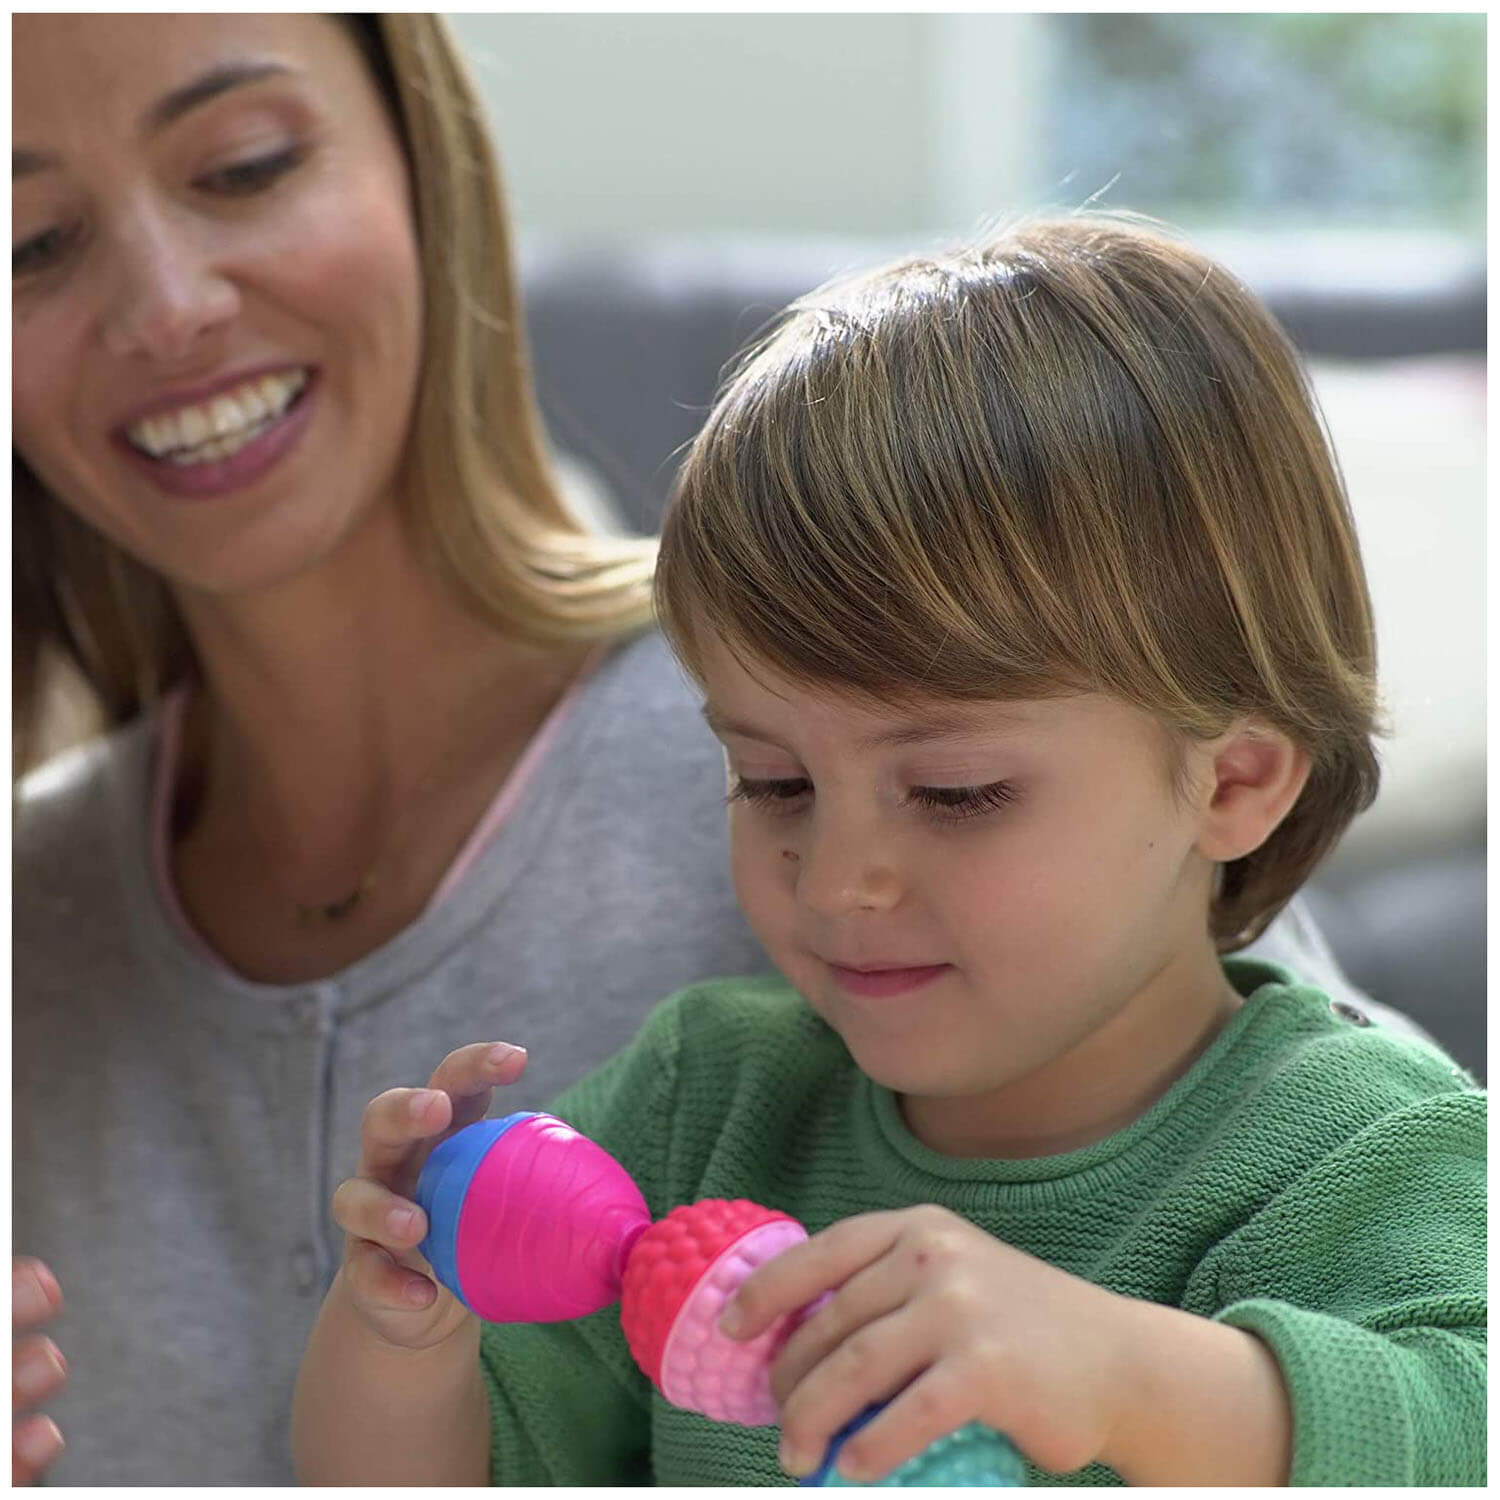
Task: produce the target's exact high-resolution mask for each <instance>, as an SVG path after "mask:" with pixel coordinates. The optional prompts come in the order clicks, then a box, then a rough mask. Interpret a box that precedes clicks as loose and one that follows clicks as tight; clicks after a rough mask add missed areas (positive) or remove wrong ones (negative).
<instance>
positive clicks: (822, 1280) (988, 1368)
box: [722, 1206, 1139, 1480]
mask: <svg viewBox="0 0 1500 1500" xmlns="http://www.w3.org/2000/svg"><path fill="white" fill-rule="evenodd" d="M830 1291H831V1292H832V1293H833V1295H832V1297H831V1298H829V1299H828V1300H827V1301H826V1302H825V1304H824V1305H823V1306H822V1307H821V1308H819V1309H818V1311H816V1312H815V1313H814V1314H813V1315H812V1316H811V1317H810V1318H808V1320H807V1321H806V1322H805V1323H803V1324H802V1326H801V1327H800V1328H798V1329H797V1331H796V1332H795V1333H794V1334H793V1335H792V1336H791V1338H790V1339H788V1340H787V1343H786V1345H785V1347H784V1348H783V1349H782V1351H781V1353H780V1355H779V1356H778V1358H777V1360H776V1363H775V1365H774V1366H773V1367H772V1371H771V1388H772V1391H773V1392H774V1394H775V1396H776V1399H777V1402H778V1403H779V1404H780V1406H781V1430H782V1449H781V1452H782V1465H783V1467H784V1468H785V1469H786V1470H787V1471H788V1472H789V1473H792V1474H806V1473H810V1472H811V1471H812V1470H813V1469H814V1468H816V1467H817V1465H818V1464H819V1463H820V1462H821V1461H822V1457H823V1454H824V1451H825V1450H826V1448H827V1445H828V1441H829V1439H830V1438H832V1436H833V1435H834V1433H836V1432H837V1431H838V1429H839V1428H840V1427H842V1426H843V1425H844V1423H846V1422H847V1421H849V1420H850V1419H851V1418H853V1417H855V1416H857V1415H858V1414H859V1413H860V1412H861V1411H862V1410H863V1409H864V1408H865V1407H866V1406H868V1405H870V1404H871V1403H872V1402H880V1401H885V1400H887V1399H889V1398H891V1397H895V1399H894V1400H892V1401H891V1404H890V1405H889V1407H887V1408H886V1410H885V1411H883V1412H881V1413H880V1415H879V1416H878V1417H876V1418H875V1419H874V1420H873V1421H872V1422H871V1423H870V1424H869V1425H868V1426H867V1427H865V1428H864V1429H863V1430H862V1431H861V1432H859V1433H858V1434H857V1435H856V1436H855V1437H853V1438H851V1439H850V1441H849V1442H848V1443H846V1444H845V1445H844V1448H843V1452H842V1455H841V1457H840V1460H839V1465H838V1467H839V1470H840V1472H841V1473H843V1474H844V1475H845V1477H847V1478H854V1479H860V1480H874V1479H879V1478H883V1477H884V1476H885V1475H886V1474H888V1473H890V1471H891V1470H892V1469H894V1468H896V1467H897V1466H898V1465H899V1464H902V1463H904V1462H906V1460H907V1459H909V1458H913V1457H915V1456H916V1455H917V1454H918V1453H920V1452H921V1451H922V1450H923V1449H924V1448H926V1447H927V1445H928V1444H929V1443H931V1442H933V1441H935V1440H936V1439H937V1438H939V1437H942V1436H943V1435H944V1434H946V1433H950V1432H953V1431H955V1430H956V1429H957V1428H959V1427H962V1426H963V1425H964V1423H966V1422H971V1421H978V1422H983V1423H986V1424H987V1425H989V1426H990V1427H993V1428H994V1429H995V1430H996V1431H998V1432H1002V1433H1004V1434H1005V1435H1006V1436H1007V1437H1009V1438H1010V1439H1011V1441H1012V1442H1014V1443H1015V1445H1016V1447H1017V1448H1019V1449H1020V1450H1021V1452H1022V1453H1024V1454H1025V1455H1026V1457H1027V1458H1029V1459H1031V1460H1032V1461H1033V1462H1034V1463H1036V1464H1038V1465H1040V1466H1041V1467H1042V1468H1044V1469H1047V1470H1049V1471H1050V1472H1052V1473H1057V1474H1062V1473H1068V1472H1071V1471H1072V1470H1074V1469H1077V1468H1081V1467H1082V1466H1083V1465H1084V1464H1086V1463H1090V1462H1093V1461H1094V1460H1096V1459H1102V1460H1103V1461H1104V1462H1106V1463H1107V1462H1108V1461H1109V1458H1108V1451H1109V1448H1110V1445H1111V1439H1112V1436H1113V1432H1114V1428H1115V1426H1116V1424H1117V1422H1118V1420H1119V1419H1120V1417H1121V1416H1122V1415H1123V1413H1124V1404H1125V1393H1127V1392H1128V1390H1129V1380H1130V1375H1129V1370H1130V1360H1131V1357H1132V1352H1133V1344H1134V1341H1135V1339H1136V1338H1137V1337H1138V1336H1139V1334H1138V1324H1137V1322H1136V1321H1135V1319H1134V1317H1133V1313H1132V1309H1133V1308H1134V1307H1135V1305H1136V1304H1134V1303H1132V1302H1131V1301H1130V1300H1129V1299H1128V1298H1124V1297H1120V1296H1117V1295H1116V1294H1114V1293H1112V1292H1108V1291H1105V1290H1104V1289H1102V1288H1100V1287H1096V1286H1094V1285H1092V1284H1091V1283H1089V1282H1087V1281H1083V1280H1081V1279H1079V1278H1078V1277H1076V1276H1070V1275H1068V1274H1067V1273H1066V1272H1064V1271H1059V1270H1058V1269H1057V1268H1056V1267H1054V1266H1050V1265H1048V1264H1046V1262H1044V1261H1040V1260H1037V1259H1035V1258H1034V1257H1032V1256H1030V1255H1026V1254H1025V1253H1023V1252H1022V1251H1020V1250H1016V1249H1014V1248H1013V1247H1012V1246H1010V1245H1007V1244H1005V1243H1003V1242H1002V1241H1000V1240H997V1239H995V1238H994V1237H993V1236H991V1235H988V1234H986V1233H985V1232H984V1231H983V1230H982V1229H979V1228H977V1227H976V1226H974V1225H973V1224H970V1223H969V1222H968V1221H967V1220H965V1219H961V1218H959V1217H958V1216H957V1215H956V1214H953V1213H950V1212H949V1211H948V1210H947V1209H943V1208H937V1207H932V1206H927V1207H922V1208H910V1209H902V1210H900V1211H898V1212H893V1213H872V1214H862V1215H860V1216H859V1217H857V1218H853V1219H845V1220H843V1221H841V1222H840V1223H838V1224H834V1225H832V1226H831V1227H830V1228H828V1229H825V1230H823V1231H822V1232H821V1233H820V1234H815V1235H813V1236H812V1237H811V1238H810V1239H808V1240H807V1241H806V1242H804V1243H803V1244H799V1245H794V1246H792V1248H791V1249H790V1250H787V1251H784V1252H783V1253H782V1254H781V1255H778V1256H777V1257H776V1258H775V1259H774V1260H771V1261H769V1262H767V1263H766V1264H765V1265H764V1266H762V1267H761V1268H760V1269H759V1270H757V1271H756V1272H755V1273H754V1274H753V1275H751V1276H750V1277H748V1278H747V1279H746V1281H745V1283H744V1285H743V1286H742V1287H741V1288H740V1290H739V1292H738V1293H737V1294H736V1296H735V1297H734V1298H733V1299H732V1300H731V1302H730V1304H729V1307H728V1308H727V1309H726V1310H725V1314H724V1321H723V1325H722V1326H723V1327H724V1331H725V1332H726V1333H727V1334H729V1335H730V1336H732V1337H735V1338H753V1337H754V1336H755V1335H756V1334H758V1333H760V1332H761V1331H762V1330H763V1329H764V1328H766V1327H767V1326H768V1325H769V1324H770V1323H771V1322H772V1321H773V1320H774V1319H775V1318H776V1317H778V1316H779V1315H780V1314H782V1313H786V1312H792V1311H794V1310H795V1309H797V1308H799V1307H803V1306H806V1305H807V1304H808V1303H810V1302H812V1301H813V1300H814V1299H815V1298H817V1297H818V1296H819V1295H820V1294H821V1293H824V1292H830ZM897 1392H900V1394H899V1395H897Z"/></svg>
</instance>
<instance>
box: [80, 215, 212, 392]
mask: <svg viewBox="0 0 1500 1500" xmlns="http://www.w3.org/2000/svg"><path fill="white" fill-rule="evenodd" d="M112 254H113V256H114V259H115V267H114V275H113V277H112V278H111V282H110V287H109V292H108V297H109V301H108V305H107V307H106V309H105V313H104V342H105V346H106V348H108V350H109V351H110V353H111V354H114V355H117V356H119V357H121V358H132V357H136V356H146V357H148V358H150V359H154V360H159V361H163V362H173V361H181V360H184V359H187V358H189V357H191V356H193V355H195V354H197V353H198V352H199V347H200V345H201V344H202V343H203V341H204V340H205V338H207V337H208V336H210V335H211V334H212V333H213V331H214V330H215V329H217V328H219V327H221V326H223V325H224V324H225V323H227V322H228V321H230V320H231V319H232V318H233V317H234V315H235V313H236V312H237V311H238V309H239V293H238V291H237V290H236V288H235V285H234V283H233V282H232V281H231V280H230V279H229V277H227V276H226V275H225V274H224V273H223V272H222V270H221V269H220V268H219V267H217V266H216V265H215V264H214V261H213V258H212V257H211V256H210V255H209V254H207V253H206V251H205V247H204V246H202V245H201V244H199V243H197V242H196V241H195V238H194V236H193V234H192V232H191V230H190V229H189V228H187V227H184V226H180V225H175V224H173V223H172V222H171V221H170V220H169V219H168V218H167V217H166V216H165V215H162V214H157V213H141V214H138V215H136V216H135V217H134V218H133V220H132V222H131V223H130V224H129V225H128V226H127V227H126V228H125V229H123V230H122V231H121V232H120V233H119V234H118V235H117V236H116V241H115V244H114V246H113V247H112Z"/></svg>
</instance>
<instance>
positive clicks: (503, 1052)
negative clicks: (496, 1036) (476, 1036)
mask: <svg viewBox="0 0 1500 1500" xmlns="http://www.w3.org/2000/svg"><path fill="white" fill-rule="evenodd" d="M525 1056H526V1049H525V1048H524V1047H512V1046H511V1044H510V1043H509V1042H496V1043H495V1045H494V1046H493V1047H491V1048H490V1051H489V1058H488V1061H489V1064H490V1066H491V1067H494V1068H498V1067H499V1066H500V1065H501V1064H502V1063H507V1062H509V1061H510V1060H511V1058H513V1057H525Z"/></svg>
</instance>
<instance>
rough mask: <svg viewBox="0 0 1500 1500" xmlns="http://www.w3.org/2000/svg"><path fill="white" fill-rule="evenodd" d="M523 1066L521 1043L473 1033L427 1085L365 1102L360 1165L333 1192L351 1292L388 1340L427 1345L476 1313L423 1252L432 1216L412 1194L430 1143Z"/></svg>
mask: <svg viewBox="0 0 1500 1500" xmlns="http://www.w3.org/2000/svg"><path fill="white" fill-rule="evenodd" d="M525 1067H526V1051H525V1049H524V1048H522V1047H512V1046H509V1045H508V1044H506V1043H504V1042H495V1043H491V1042H476V1043H475V1044H473V1045H472V1046H469V1047H460V1048H459V1049H458V1050H457V1051H456V1052H450V1053H449V1054H448V1055H447V1057H445V1058H444V1059H443V1060H442V1062H440V1063H439V1064H438V1066H437V1070H436V1071H435V1072H434V1073H433V1075H432V1077H431V1078H430V1079H428V1081H427V1087H426V1088H425V1089H387V1090H386V1092H385V1093H383V1094H381V1095H379V1096H378V1097H377V1098H375V1099H372V1100H371V1101H370V1103H369V1104H368V1105H366V1106H365V1113H364V1119H363V1122H362V1124H361V1127H360V1160H359V1166H358V1168H357V1170H356V1174H355V1176H353V1177H350V1178H347V1179H346V1180H345V1181H343V1182H341V1183H340V1184H339V1186H338V1188H337V1190H336V1191H335V1192H334V1195H333V1217H334V1219H335V1220H336V1221H337V1223H338V1225H339V1227H340V1228H341V1229H343V1230H344V1232H345V1236H344V1268H343V1272H342V1280H343V1283H344V1286H345V1288H346V1290H347V1293H348V1296H349V1300H350V1301H351V1302H352V1303H353V1305H354V1307H355V1308H356V1310H357V1311H358V1313H359V1315H360V1316H361V1317H362V1318H363V1319H364V1321H365V1322H366V1323H367V1324H368V1325H369V1326H370V1327H371V1328H372V1329H373V1330H374V1331H375V1332H376V1333H377V1334H378V1335H379V1336H380V1337H381V1338H383V1339H384V1340H386V1341H387V1342H388V1343H390V1344H393V1345H396V1346H398V1347H401V1348H406V1349H425V1348H429V1347H431V1346H432V1345H434V1344H438V1343H441V1342H442V1341H443V1340H445V1339H447V1338H448V1337H449V1336H450V1335H451V1334H452V1333H453V1332H454V1331H455V1330H456V1329H458V1328H459V1327H460V1326H461V1325H462V1324H463V1323H464V1322H465V1320H466V1319H468V1318H469V1317H470V1316H471V1314H470V1313H469V1312H468V1310H467V1309H466V1308H465V1307H464V1306H463V1304H462V1303H461V1302H459V1301H458V1299H457V1298H456V1297H454V1296H453V1295H452V1293H450V1292H449V1291H447V1290H446V1289H445V1288H444V1287H442V1286H440V1285H439V1284H438V1283H437V1281H436V1280H435V1279H434V1278H433V1277H432V1275H431V1270H432V1268H431V1267H430V1266H429V1265H428V1264H427V1262H426V1261H425V1260H424V1259H423V1258H422V1256H420V1255H419V1254H418V1253H417V1249H416V1247H417V1246H418V1245H419V1244H421V1242H422V1239H423V1237H424V1236H425V1235H426V1233H427V1218H426V1215H425V1214H424V1213H423V1212H422V1210H421V1209H420V1208H418V1207H417V1205H416V1204H415V1203H414V1202H413V1201H412V1197H413V1195H414V1194H415V1192H416V1188H417V1179H418V1178H419V1177H420V1176H421V1172H422V1164H423V1162H425V1161H426V1160H427V1158H428V1156H429V1155H430V1154H431V1153H432V1150H433V1148H434V1147H435V1146H436V1145H437V1144H438V1143H439V1142H440V1141H441V1140H443V1139H444V1138H445V1137H447V1136H449V1135H451V1134H452V1133H453V1132H454V1131H456V1130H459V1129H462V1128H463V1127H464V1126H465V1125H472V1124H473V1123H474V1122H475V1121H476V1120H481V1119H483V1118H484V1115H485V1112H486V1110H488V1108H489V1103H490V1091H491V1089H493V1088H495V1087H497V1086H500V1085H504V1084H508V1083H514V1082H515V1081H516V1079H518V1078H519V1077H520V1076H521V1073H522V1071H523V1070H524V1069H525Z"/></svg>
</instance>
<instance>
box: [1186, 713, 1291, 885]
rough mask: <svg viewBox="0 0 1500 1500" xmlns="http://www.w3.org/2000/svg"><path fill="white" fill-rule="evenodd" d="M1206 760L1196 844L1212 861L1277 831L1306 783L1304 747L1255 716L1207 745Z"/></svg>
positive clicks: (1245, 850)
mask: <svg viewBox="0 0 1500 1500" xmlns="http://www.w3.org/2000/svg"><path fill="white" fill-rule="evenodd" d="M1206 748H1208V749H1209V751H1210V764H1209V767H1208V769H1207V773H1206V780H1205V781H1204V782H1203V783H1201V785H1202V787H1203V797H1204V803H1203V810H1202V814H1201V817H1200V821H1199V834H1198V840H1197V843H1196V844H1195V845H1194V847H1195V848H1196V849H1197V851H1198V853H1200V854H1202V855H1203V856H1204V857H1205V858H1207V859H1210V860H1213V861H1214V862H1215V863H1216V864H1227V863H1228V862H1229V861H1230V860H1232V859H1242V858H1244V856H1245V855H1247V854H1250V853H1253V852H1254V851H1255V850H1256V849H1259V848H1260V846H1261V845H1262V844H1263V843H1265V841H1266V840H1267V839H1268V838H1270V836H1271V835H1272V834H1273V833H1274V832H1275V831H1276V827H1277V825H1278V824H1279V823H1280V822H1281V820H1282V819H1283V818H1284V817H1286V815H1287V814H1288V813H1289V812H1290V811H1291V810H1292V807H1293V805H1294V804H1295V803H1296V801H1297V798H1298V796H1299V795H1300V794H1301V792H1302V788H1303V786H1304V785H1306V783H1307V776H1308V772H1309V771H1310V770H1311V769H1312V761H1311V759H1310V758H1309V756H1308V754H1307V751H1305V750H1304V749H1302V747H1301V746H1300V745H1297V744H1294V743H1293V742H1292V740H1290V739H1289V738H1288V737H1287V736H1286V735H1285V734H1283V733H1282V732H1281V731H1280V730H1279V729H1273V728H1271V726H1270V725H1269V724H1265V723H1261V722H1259V721H1254V720H1252V721H1249V722H1246V723H1242V724H1238V725H1236V726H1235V727H1234V728H1233V729H1232V730H1230V732H1229V733H1228V734H1226V735H1224V736H1222V737H1221V738H1220V739H1218V740H1217V741H1215V742H1214V743H1213V744H1212V746H1210V747H1206Z"/></svg>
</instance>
